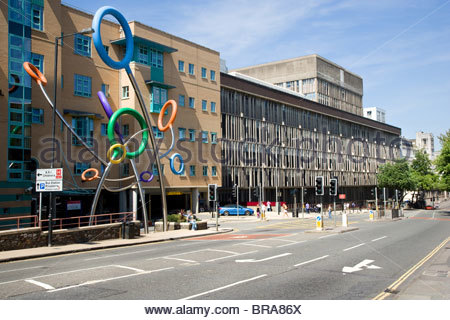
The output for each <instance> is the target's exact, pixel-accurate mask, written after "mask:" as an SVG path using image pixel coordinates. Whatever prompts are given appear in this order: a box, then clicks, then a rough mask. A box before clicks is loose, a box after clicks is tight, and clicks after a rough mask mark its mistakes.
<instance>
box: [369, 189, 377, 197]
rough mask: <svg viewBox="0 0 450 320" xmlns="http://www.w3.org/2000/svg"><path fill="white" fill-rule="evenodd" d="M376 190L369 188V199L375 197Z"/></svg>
mask: <svg viewBox="0 0 450 320" xmlns="http://www.w3.org/2000/svg"><path fill="white" fill-rule="evenodd" d="M376 190H377V188H376V187H375V188H371V189H370V195H371V197H372V198H374V197H375V191H376Z"/></svg>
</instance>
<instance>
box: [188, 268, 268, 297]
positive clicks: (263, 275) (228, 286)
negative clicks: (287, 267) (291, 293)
mask: <svg viewBox="0 0 450 320" xmlns="http://www.w3.org/2000/svg"><path fill="white" fill-rule="evenodd" d="M264 277H267V274H262V275H260V276H257V277H254V278H250V279H246V280H241V281H238V282H235V283H232V284H229V285H226V286H223V287H220V288H216V289H212V290H209V291H205V292H202V293H199V294H196V295H193V296H189V297H186V298H183V299H180V300H189V299H193V298H197V297H200V296H203V295H205V294H209V293H213V292H216V291H220V290H224V289H227V288H231V287H234V286H237V285H239V284H242V283H246V282H250V281H254V280H258V279H261V278H264Z"/></svg>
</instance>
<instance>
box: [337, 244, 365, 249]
mask: <svg viewBox="0 0 450 320" xmlns="http://www.w3.org/2000/svg"><path fill="white" fill-rule="evenodd" d="M363 245H365V243H360V244H357V245H356V246H353V247H350V248H347V249H344V250H342V251H348V250H352V249H355V248H358V247H361V246H363Z"/></svg>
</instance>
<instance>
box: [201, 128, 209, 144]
mask: <svg viewBox="0 0 450 320" xmlns="http://www.w3.org/2000/svg"><path fill="white" fill-rule="evenodd" d="M202 142H203V143H208V131H202Z"/></svg>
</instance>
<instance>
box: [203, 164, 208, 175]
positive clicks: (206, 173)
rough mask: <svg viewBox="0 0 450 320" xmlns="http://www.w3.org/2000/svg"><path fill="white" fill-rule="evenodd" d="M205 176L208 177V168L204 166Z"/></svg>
mask: <svg viewBox="0 0 450 320" xmlns="http://www.w3.org/2000/svg"><path fill="white" fill-rule="evenodd" d="M203 176H204V177H206V176H208V166H203Z"/></svg>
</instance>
